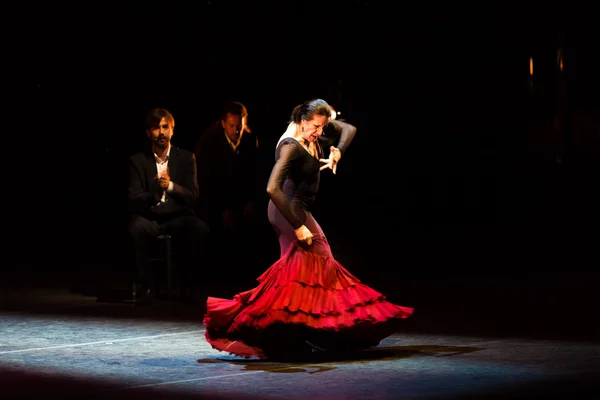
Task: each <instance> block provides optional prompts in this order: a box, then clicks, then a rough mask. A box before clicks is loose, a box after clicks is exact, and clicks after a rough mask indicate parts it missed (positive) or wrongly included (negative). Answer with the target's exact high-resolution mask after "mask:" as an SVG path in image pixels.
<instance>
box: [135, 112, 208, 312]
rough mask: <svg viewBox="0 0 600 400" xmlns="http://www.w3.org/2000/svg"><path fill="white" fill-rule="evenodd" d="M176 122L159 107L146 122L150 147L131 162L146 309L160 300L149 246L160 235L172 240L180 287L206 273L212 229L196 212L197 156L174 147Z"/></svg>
mask: <svg viewBox="0 0 600 400" xmlns="http://www.w3.org/2000/svg"><path fill="white" fill-rule="evenodd" d="M174 128H175V120H174V119H173V116H172V115H171V113H169V111H167V110H165V109H161V108H155V109H153V110H151V111H150V112H149V113H148V116H147V118H146V134H147V136H148V139H149V146H148V147H147V148H146V149H145V150H144V151H141V152H139V153H137V154H135V155H133V156H132V157H131V158H130V163H129V165H130V167H129V190H128V192H129V203H130V210H131V214H132V219H131V223H130V225H129V233H130V235H131V237H132V239H133V244H134V248H135V258H136V264H137V279H136V282H135V284H134V287H135V288H136V290H134V297H135V298H134V300H135V303H136V304H137V305H147V304H150V303H152V301H153V300H154V298H155V288H156V281H155V277H154V274H153V271H152V265H151V260H150V247H149V246H150V244H151V243H152V242H151V241H152V240H154V239H156V237H157V236H159V235H162V234H166V235H171V237H172V238H173V245H174V251H175V253H176V255H178V257H177V260H178V261H181V262H180V263H178V265H177V267H178V269H179V271H180V273H181V275H180V276H181V277H182V280H181V282H182V283H183V282H190V279H191V282H192V283H193V282H194V279H198V274H196V273H195V272H197V270H198V269H199V268H201V260H202V256H203V247H204V246H203V244H204V241H205V239H206V237H207V236H208V233H209V230H208V226H207V224H206V223H205V222H204V221H202V220H201V219H199V218H198V217H197V216H196V215H195V212H194V205H195V203H196V201H197V198H198V181H197V177H196V174H197V172H196V157H195V156H194V154H193V153H191V152H190V151H187V150H184V149H181V148H178V147H175V146H173V145H171V138H172V137H173V130H174Z"/></svg>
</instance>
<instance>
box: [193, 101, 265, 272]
mask: <svg viewBox="0 0 600 400" xmlns="http://www.w3.org/2000/svg"><path fill="white" fill-rule="evenodd" d="M247 119H248V111H247V109H246V107H245V106H244V105H243V104H242V103H240V102H229V103H227V104H225V105H224V107H223V110H222V112H221V115H220V117H219V119H218V120H217V121H216V122H215V123H214V124H212V125H211V126H209V127H208V128H207V129H206V130H205V131H204V132H203V133H202V134H201V136H200V138H199V140H198V142H197V144H196V150H195V153H196V159H197V160H198V184H199V186H200V195H199V199H198V213H199V215H201V216H202V218H203V219H204V220H205V221H207V223H208V224H209V226H210V231H211V237H212V239H213V240H214V242H213V244H214V245H212V246H211V249H212V250H213V253H214V254H213V255H214V256H215V261H216V262H219V263H225V264H227V263H233V264H234V265H229V266H228V267H235V264H239V261H241V260H236V258H235V256H237V255H239V256H240V257H243V258H244V261H245V267H243V268H242V267H240V268H241V269H243V271H233V272H235V275H236V276H239V274H240V273H242V272H247V273H250V274H253V272H252V269H251V268H249V267H248V263H249V262H250V260H249V255H250V254H253V251H252V249H253V247H254V244H253V241H254V239H256V237H257V232H256V227H257V220H258V219H260V216H259V215H260V213H261V212H262V209H264V208H266V206H265V207H262V204H258V208H257V202H260V201H261V199H262V198H261V197H260V195H262V194H263V193H264V189H263V185H261V182H260V179H261V177H260V176H259V173H258V171H257V169H258V157H259V146H258V139H257V137H256V135H255V134H254V133H252V131H251V130H250V129H249V127H248V121H247ZM259 194H260V195H259ZM264 202H265V204H266V201H264ZM257 214H258V215H257ZM263 219H265V220H266V218H263ZM252 276H253V275H252Z"/></svg>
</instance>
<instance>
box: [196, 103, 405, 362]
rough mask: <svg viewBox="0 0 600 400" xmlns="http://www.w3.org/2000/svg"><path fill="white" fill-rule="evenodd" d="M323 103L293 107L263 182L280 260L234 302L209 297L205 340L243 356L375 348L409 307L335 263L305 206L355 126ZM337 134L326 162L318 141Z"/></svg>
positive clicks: (334, 165)
mask: <svg viewBox="0 0 600 400" xmlns="http://www.w3.org/2000/svg"><path fill="white" fill-rule="evenodd" d="M331 116H332V113H331V109H330V107H329V105H328V104H327V102H326V101H324V100H322V99H313V100H310V101H306V102H304V103H302V104H299V105H297V106H296V107H294V109H293V111H292V114H291V122H290V124H289V125H288V128H287V130H286V132H285V133H284V134H283V135H282V136H281V138H280V139H279V142H278V143H277V146H276V151H275V159H276V162H275V166H274V167H273V170H272V171H271V175H270V177H269V182H268V184H267V193H268V194H269V196H270V201H269V205H268V217H269V221H270V223H271V225H272V226H273V228H274V230H275V232H276V234H277V237H278V239H279V246H280V251H281V253H280V258H279V260H277V261H276V262H275V263H274V264H273V265H271V267H270V268H269V269H267V270H266V271H265V272H264V273H263V274H262V275H261V276H260V277H258V279H257V280H258V282H259V285H258V286H257V287H255V288H254V289H251V290H248V291H246V292H242V293H238V294H237V295H235V296H234V298H233V299H231V300H230V299H220V298H215V297H208V300H207V311H206V314H205V316H204V325H205V326H206V333H205V338H206V340H207V341H208V342H209V343H210V344H211V346H212V347H213V348H215V349H217V350H219V351H224V352H228V353H230V354H235V355H238V356H242V357H258V358H261V359H271V360H272V359H280V360H281V359H292V358H296V357H298V356H302V355H306V354H307V353H308V354H310V353H312V352H315V351H333V352H348V351H356V350H361V349H367V348H370V347H375V346H377V345H378V344H379V343H380V341H381V340H382V339H384V338H385V337H388V336H390V335H391V334H393V333H394V332H395V331H397V330H398V329H399V328H400V325H401V324H402V321H403V320H404V319H406V318H408V317H410V316H411V315H412V314H413V308H410V307H402V306H398V305H395V304H392V303H390V302H388V301H386V298H385V296H384V295H382V294H381V293H379V292H377V291H375V290H374V289H371V288H370V287H368V286H366V285H364V284H363V283H361V281H360V280H359V279H357V278H356V277H354V276H353V275H352V274H351V273H350V272H349V271H348V270H347V269H345V268H344V267H343V266H342V265H341V264H340V263H339V262H337V261H336V260H335V258H334V257H333V255H332V253H331V249H330V247H329V243H328V242H327V239H326V237H325V235H324V233H323V231H322V229H321V227H320V226H319V224H318V223H317V221H316V220H315V219H314V218H313V216H312V214H311V212H310V209H311V206H312V204H313V203H314V201H315V196H316V194H317V190H318V187H319V177H320V172H321V171H322V170H324V169H331V170H332V172H333V173H334V174H335V173H336V170H337V164H338V162H339V161H340V159H341V157H342V155H343V154H344V152H345V151H346V149H347V148H348V146H349V144H350V143H351V142H352V139H353V138H354V135H355V134H356V128H355V127H354V126H352V125H350V124H348V123H345V122H342V121H337V120H334V119H332V118H331ZM324 129H327V139H328V140H331V135H332V134H330V133H329V132H330V131H331V132H333V134H334V135H336V136H337V137H338V139H339V140H338V143H337V146H330V148H329V157H328V158H325V155H324V152H323V149H322V148H321V145H320V143H319V142H320V141H319V137H320V136H321V135H322V134H323V130H324Z"/></svg>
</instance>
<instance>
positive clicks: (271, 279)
mask: <svg viewBox="0 0 600 400" xmlns="http://www.w3.org/2000/svg"><path fill="white" fill-rule="evenodd" d="M257 280H258V282H259V285H258V286H257V287H255V288H254V289H251V290H249V291H246V292H242V293H238V294H237V295H235V296H234V298H233V299H232V300H229V299H220V298H215V297H209V298H208V300H207V312H206V314H205V316H204V325H205V326H206V333H205V337H206V340H207V341H208V342H209V343H210V344H211V346H212V347H213V348H215V349H217V350H219V351H224V352H228V353H230V354H234V355H238V356H242V357H259V358H262V359H273V358H281V357H286V355H294V354H299V353H302V354H303V353H306V352H311V351H314V349H315V348H317V349H323V350H333V351H353V350H359V349H366V348H369V347H375V346H377V345H378V344H379V342H380V341H381V340H382V339H384V338H385V337H387V336H390V335H391V334H393V333H394V332H396V331H397V330H398V329H399V328H400V324H401V321H402V320H404V319H406V318H408V317H410V316H411V315H412V314H413V308H410V307H402V306H397V305H395V304H392V303H390V302H388V301H386V299H385V296H384V295H382V294H381V293H379V292H377V291H375V290H373V289H371V288H370V287H368V286H366V285H364V284H362V283H361V282H360V280H358V279H357V278H356V277H354V276H353V275H352V274H351V273H350V272H349V271H348V270H346V269H345V268H344V267H343V266H342V265H341V264H340V263H339V262H337V261H336V260H335V259H334V258H333V257H331V256H326V257H324V256H321V255H317V254H314V253H312V252H310V251H307V250H306V249H305V248H303V247H302V246H299V245H297V244H296V245H293V246H291V247H290V249H289V250H288V252H287V253H286V254H285V255H284V256H283V257H281V258H280V259H279V260H278V261H277V262H275V263H274V264H273V265H272V266H271V267H270V268H269V269H268V270H267V271H265V272H264V273H263V274H262V275H261V276H260V277H259V278H258V279H257Z"/></svg>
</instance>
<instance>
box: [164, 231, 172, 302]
mask: <svg viewBox="0 0 600 400" xmlns="http://www.w3.org/2000/svg"><path fill="white" fill-rule="evenodd" d="M165 244H166V249H165V252H166V254H165V258H166V260H165V262H166V269H167V300H169V301H170V300H173V262H172V260H171V238H170V237H168V238H167V240H166V243H165Z"/></svg>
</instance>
